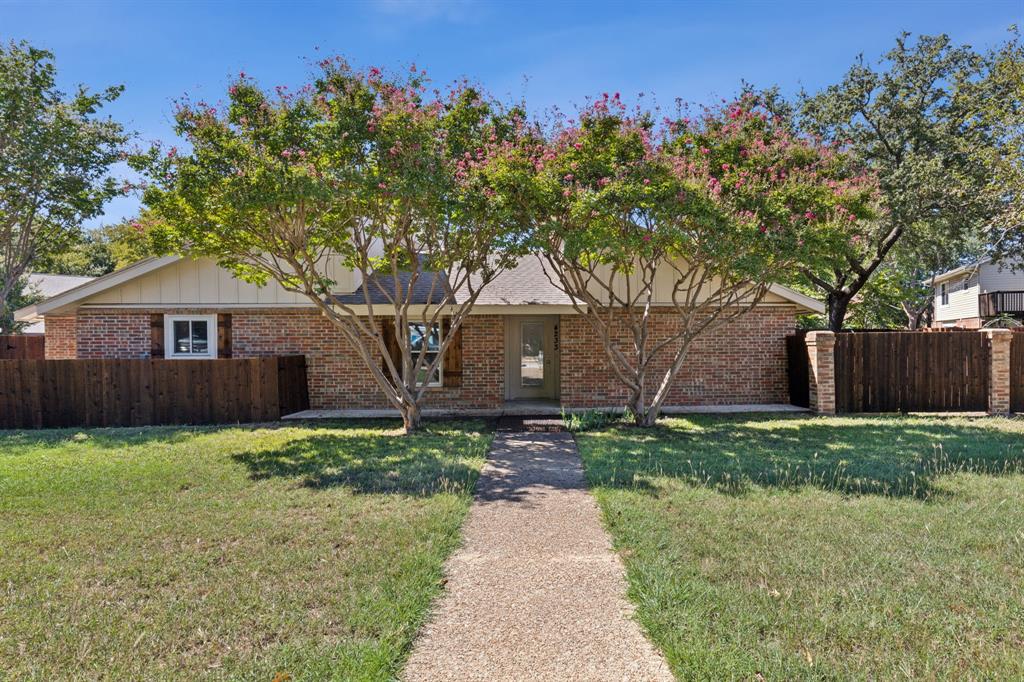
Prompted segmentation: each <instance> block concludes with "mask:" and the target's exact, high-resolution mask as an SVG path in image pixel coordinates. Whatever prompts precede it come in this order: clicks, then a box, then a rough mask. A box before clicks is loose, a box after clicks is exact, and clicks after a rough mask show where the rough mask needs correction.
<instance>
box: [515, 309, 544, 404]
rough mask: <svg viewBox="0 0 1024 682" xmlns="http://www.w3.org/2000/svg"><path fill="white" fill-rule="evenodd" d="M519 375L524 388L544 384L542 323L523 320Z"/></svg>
mask: <svg viewBox="0 0 1024 682" xmlns="http://www.w3.org/2000/svg"><path fill="white" fill-rule="evenodd" d="M521 330H522V334H521V336H522V344H521V349H520V377H521V382H520V383H521V385H522V386H523V387H524V388H530V387H539V386H543V385H544V323H543V322H523V323H522V327H521Z"/></svg>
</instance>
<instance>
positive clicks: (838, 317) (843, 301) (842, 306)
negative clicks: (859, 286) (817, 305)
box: [825, 291, 853, 332]
mask: <svg viewBox="0 0 1024 682" xmlns="http://www.w3.org/2000/svg"><path fill="white" fill-rule="evenodd" d="M852 298H853V294H847V293H844V292H842V291H835V292H831V293H830V294H829V295H828V296H827V297H826V298H825V302H826V304H827V305H828V328H829V329H830V330H832V331H834V332H840V331H842V330H843V322H845V321H846V312H847V311H848V310H849V308H850V300H851V299H852Z"/></svg>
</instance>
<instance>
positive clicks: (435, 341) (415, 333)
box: [409, 322, 444, 386]
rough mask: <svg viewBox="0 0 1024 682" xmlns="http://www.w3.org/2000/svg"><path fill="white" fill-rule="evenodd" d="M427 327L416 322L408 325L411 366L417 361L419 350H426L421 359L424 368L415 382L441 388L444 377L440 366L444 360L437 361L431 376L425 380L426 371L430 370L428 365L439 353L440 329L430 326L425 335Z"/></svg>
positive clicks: (436, 326) (435, 325)
mask: <svg viewBox="0 0 1024 682" xmlns="http://www.w3.org/2000/svg"><path fill="white" fill-rule="evenodd" d="M427 327H428V325H425V324H421V323H417V322H410V323H409V348H410V349H411V350H412V361H413V364H416V361H417V360H418V359H419V353H420V350H421V349H423V348H424V347H425V348H426V357H424V358H423V365H424V367H423V368H422V369H421V370H420V371H419V375H418V376H417V377H416V382H417V383H419V384H421V385H426V386H441V385H442V379H443V377H444V374H443V373H442V367H441V366H442V365H443V364H444V358H441V359H440V360H439V361H438V363H437V368H436V369H435V370H434V373H433V375H432V376H431V377H430V378H429V379H427V370H428V369H429V368H430V363H432V362H433V361H434V358H436V357H437V356H438V354H439V353H440V352H441V333H440V328H439V326H438V325H437V324H434V325H430V332H429V333H427Z"/></svg>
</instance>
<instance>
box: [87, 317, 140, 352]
mask: <svg viewBox="0 0 1024 682" xmlns="http://www.w3.org/2000/svg"><path fill="white" fill-rule="evenodd" d="M150 337H151V332H150V322H149V313H139V312H135V311H131V312H129V311H124V310H107V311H103V310H82V311H79V313H78V327H77V331H76V335H75V338H76V345H77V351H78V357H80V358H148V357H149V353H150V347H151V345H152V341H151V338H150Z"/></svg>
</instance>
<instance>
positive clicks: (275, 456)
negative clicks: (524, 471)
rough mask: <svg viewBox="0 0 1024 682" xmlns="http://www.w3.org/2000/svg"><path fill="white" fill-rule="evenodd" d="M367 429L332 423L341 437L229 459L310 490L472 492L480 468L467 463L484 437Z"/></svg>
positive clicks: (454, 428) (320, 436)
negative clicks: (408, 433)
mask: <svg viewBox="0 0 1024 682" xmlns="http://www.w3.org/2000/svg"><path fill="white" fill-rule="evenodd" d="M368 426H369V425H367V424H356V425H351V426H350V425H347V424H346V425H332V427H333V428H332V431H337V430H340V431H342V433H326V434H325V433H322V432H318V433H311V434H310V435H309V436H306V437H302V438H296V439H294V440H291V441H289V442H288V443H287V444H285V445H284V446H283V447H278V448H270V449H264V450H253V451H246V452H239V453H236V454H234V455H232V456H231V457H232V459H233V460H234V461H236V462H240V463H242V464H244V465H245V466H246V467H248V469H249V472H250V475H251V477H252V478H253V479H255V480H262V479H268V478H275V477H279V478H290V479H295V480H296V482H297V483H298V484H299V485H302V486H304V487H308V488H331V487H336V486H345V487H348V488H350V489H352V491H353V492H356V493H362V494H378V493H393V494H404V495H415V496H430V495H435V494H438V493H454V494H468V493H470V492H471V491H472V489H473V485H474V484H475V483H476V479H477V475H478V474H479V469H478V467H476V466H472V465H470V464H467V461H466V459H467V458H473V457H480V458H482V457H483V456H484V454H485V453H486V439H485V436H484V435H483V434H482V433H479V432H473V431H467V430H463V429H462V428H461V427H460V426H459V425H449V426H448V427H446V428H442V429H437V428H434V429H432V428H429V427H428V428H426V429H424V430H423V431H422V432H419V433H415V434H412V435H405V434H403V433H401V431H400V430H379V431H373V430H369V431H368V430H367V429H368ZM345 431H350V433H345Z"/></svg>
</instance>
